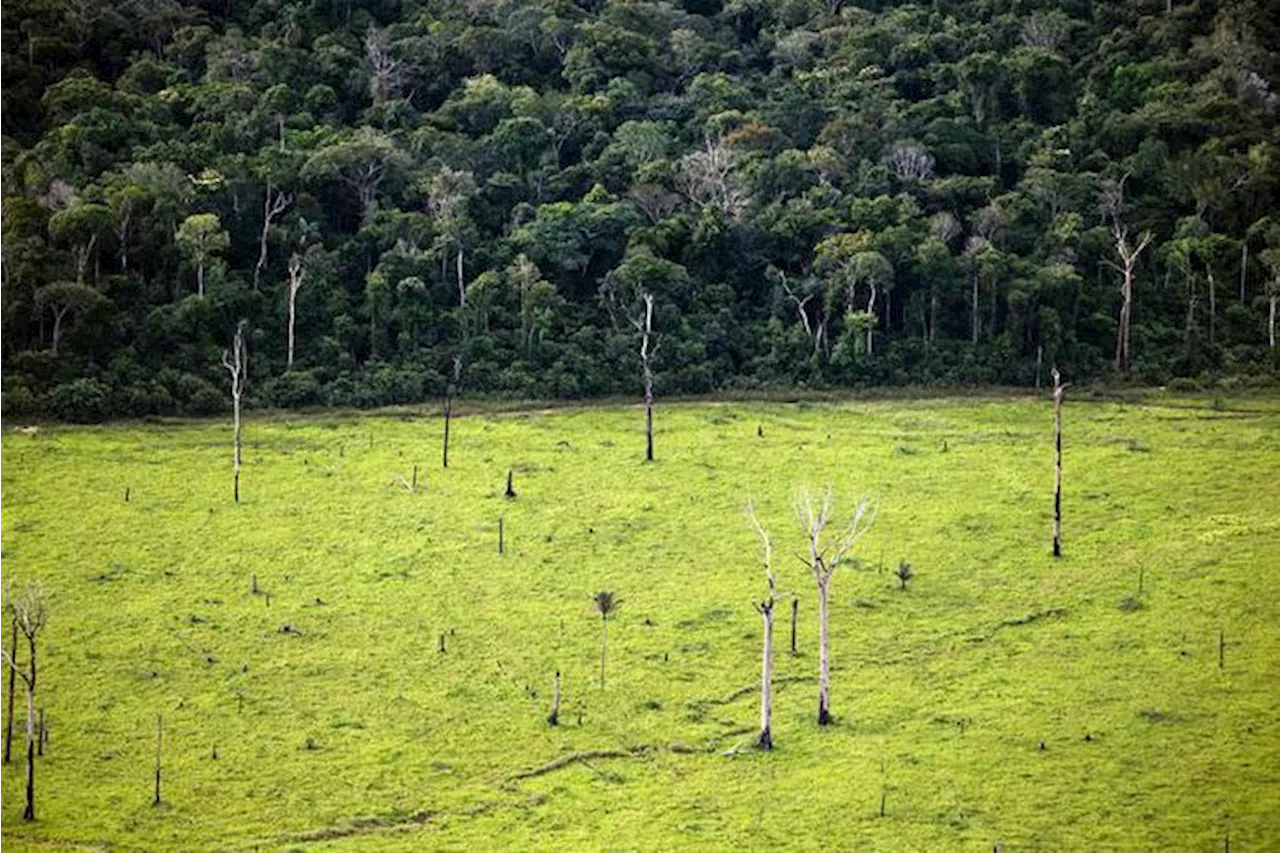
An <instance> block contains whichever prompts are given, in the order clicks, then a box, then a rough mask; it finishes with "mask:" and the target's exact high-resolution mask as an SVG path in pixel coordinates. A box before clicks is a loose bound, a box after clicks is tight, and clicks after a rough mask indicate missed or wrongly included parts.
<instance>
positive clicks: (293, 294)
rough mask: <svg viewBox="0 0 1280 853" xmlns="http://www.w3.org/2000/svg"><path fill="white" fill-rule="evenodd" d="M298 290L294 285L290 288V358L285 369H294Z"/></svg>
mask: <svg viewBox="0 0 1280 853" xmlns="http://www.w3.org/2000/svg"><path fill="white" fill-rule="evenodd" d="M297 304H298V291H297V290H296V289H294V288H292V287H290V288H289V358H288V360H287V361H286V363H285V370H292V369H293V324H294V318H295V317H296V316H297Z"/></svg>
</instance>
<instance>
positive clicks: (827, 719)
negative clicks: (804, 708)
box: [818, 708, 835, 726]
mask: <svg viewBox="0 0 1280 853" xmlns="http://www.w3.org/2000/svg"><path fill="white" fill-rule="evenodd" d="M834 722H835V720H834V719H832V717H831V712H830V711H829V710H827V709H826V708H819V709H818V725H820V726H829V725H831V724H832V723H834Z"/></svg>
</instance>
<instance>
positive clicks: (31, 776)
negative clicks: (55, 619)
mask: <svg viewBox="0 0 1280 853" xmlns="http://www.w3.org/2000/svg"><path fill="white" fill-rule="evenodd" d="M24 631H25V629H24ZM27 654H28V655H30V657H31V659H30V661H28V664H27V677H26V678H25V679H23V680H24V681H26V682H27V803H26V808H24V809H23V811H22V819H23V820H35V819H36V635H35V633H34V632H32V633H29V634H27Z"/></svg>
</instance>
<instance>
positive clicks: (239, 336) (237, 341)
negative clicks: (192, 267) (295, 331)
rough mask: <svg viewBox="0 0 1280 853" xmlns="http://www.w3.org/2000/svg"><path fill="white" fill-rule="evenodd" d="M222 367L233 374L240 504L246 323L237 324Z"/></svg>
mask: <svg viewBox="0 0 1280 853" xmlns="http://www.w3.org/2000/svg"><path fill="white" fill-rule="evenodd" d="M222 366H223V367H225V368H226V369H227V372H228V373H230V374H231V408H232V412H233V417H234V419H235V420H234V421H233V427H234V429H235V432H234V437H233V439H232V441H233V445H232V448H233V450H232V469H231V470H232V490H233V494H234V496H235V502H236V503H240V446H241V444H240V397H241V396H242V395H243V394H244V384H245V380H246V379H247V378H248V367H249V365H248V357H247V353H246V351H245V346H244V321H243V320H241V321H240V322H239V323H237V324H236V334H235V337H233V338H232V339H231V349H230V350H223V351H222Z"/></svg>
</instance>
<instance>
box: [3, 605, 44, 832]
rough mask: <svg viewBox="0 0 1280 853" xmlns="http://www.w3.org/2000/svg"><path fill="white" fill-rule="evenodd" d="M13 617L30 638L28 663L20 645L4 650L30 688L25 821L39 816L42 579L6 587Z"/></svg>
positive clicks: (7, 659)
mask: <svg viewBox="0 0 1280 853" xmlns="http://www.w3.org/2000/svg"><path fill="white" fill-rule="evenodd" d="M6 593H7V594H6V598H7V599H8V601H7V602H6V604H7V609H8V611H9V616H10V618H11V619H13V621H14V623H15V624H16V625H17V626H18V631H19V632H20V633H21V634H22V636H23V637H25V638H26V640H27V665H26V667H25V668H22V667H19V666H18V661H17V659H16V656H17V648H16V646H15V648H14V649H13V650H12V654H11V653H10V652H4V653H3V654H4V660H5V663H7V664H8V665H9V670H10V672H13V673H15V674H16V675H17V676H18V678H21V679H22V682H23V684H24V685H26V688H27V794H26V807H25V808H24V809H23V811H22V819H23V820H35V819H36V788H35V785H36V782H35V772H36V641H37V639H38V637H39V634H40V630H41V629H42V628H44V626H45V622H46V621H47V620H48V618H49V610H48V606H47V605H46V603H45V597H44V587H43V586H41V585H40V583H39V582H32V583H27V584H24V585H23V586H20V587H16V586H14V585H13V584H12V583H10V584H9V588H8V589H7V590H6Z"/></svg>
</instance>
